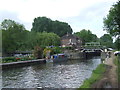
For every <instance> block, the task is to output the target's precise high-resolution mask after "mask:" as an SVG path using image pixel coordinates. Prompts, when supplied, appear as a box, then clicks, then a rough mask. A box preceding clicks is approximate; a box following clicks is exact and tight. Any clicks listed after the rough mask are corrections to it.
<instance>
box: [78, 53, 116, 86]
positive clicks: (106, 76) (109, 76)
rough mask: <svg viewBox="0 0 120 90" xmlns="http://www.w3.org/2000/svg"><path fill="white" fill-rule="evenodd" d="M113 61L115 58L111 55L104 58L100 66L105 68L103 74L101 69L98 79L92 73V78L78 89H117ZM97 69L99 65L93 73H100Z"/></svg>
mask: <svg viewBox="0 0 120 90" xmlns="http://www.w3.org/2000/svg"><path fill="white" fill-rule="evenodd" d="M114 60H115V56H114V54H113V53H111V57H110V58H106V59H105V61H104V63H103V64H102V65H103V66H105V67H104V68H105V72H104V69H102V73H98V74H99V75H98V76H99V77H97V76H95V74H94V71H93V73H92V76H91V77H90V78H89V79H88V80H85V81H84V83H83V85H82V86H81V87H80V88H118V75H117V72H116V69H117V66H116V65H115V64H114ZM99 67H100V65H99V66H98V67H97V68H96V70H95V71H97V72H100V68H99ZM98 68H99V69H98ZM96 75H97V74H96ZM92 79H93V80H92Z"/></svg>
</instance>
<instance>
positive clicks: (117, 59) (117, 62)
mask: <svg viewBox="0 0 120 90" xmlns="http://www.w3.org/2000/svg"><path fill="white" fill-rule="evenodd" d="M114 64H115V65H116V66H117V74H118V82H119V83H120V55H119V56H116V57H115V60H114Z"/></svg>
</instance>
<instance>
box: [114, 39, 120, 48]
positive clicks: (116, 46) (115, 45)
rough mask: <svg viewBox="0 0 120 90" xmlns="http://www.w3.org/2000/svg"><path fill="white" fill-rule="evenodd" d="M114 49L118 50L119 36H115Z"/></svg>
mask: <svg viewBox="0 0 120 90" xmlns="http://www.w3.org/2000/svg"><path fill="white" fill-rule="evenodd" d="M114 47H115V49H118V50H120V38H117V40H116V41H115V42H114Z"/></svg>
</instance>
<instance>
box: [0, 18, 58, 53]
mask: <svg viewBox="0 0 120 90" xmlns="http://www.w3.org/2000/svg"><path fill="white" fill-rule="evenodd" d="M0 32H2V53H3V54H8V53H14V52H15V51H16V50H18V51H26V50H33V49H34V47H35V46H40V47H41V46H43V47H45V46H49V45H54V46H58V45H60V37H59V36H58V35H57V34H55V33H47V32H42V33H40V32H31V31H28V30H26V29H25V28H24V26H23V25H22V24H19V23H17V22H15V21H13V20H10V19H5V20H4V21H3V22H2V23H1V29H0Z"/></svg>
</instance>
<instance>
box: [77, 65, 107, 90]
mask: <svg viewBox="0 0 120 90" xmlns="http://www.w3.org/2000/svg"><path fill="white" fill-rule="evenodd" d="M105 70H106V68H105V64H100V65H98V67H97V68H96V69H95V70H93V72H92V75H91V77H90V78H89V79H86V80H85V81H84V83H83V85H82V86H80V88H79V89H81V88H91V85H92V84H93V83H95V82H96V81H98V80H100V79H101V78H102V74H103V73H104V72H105Z"/></svg>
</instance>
